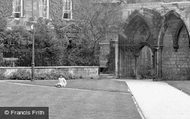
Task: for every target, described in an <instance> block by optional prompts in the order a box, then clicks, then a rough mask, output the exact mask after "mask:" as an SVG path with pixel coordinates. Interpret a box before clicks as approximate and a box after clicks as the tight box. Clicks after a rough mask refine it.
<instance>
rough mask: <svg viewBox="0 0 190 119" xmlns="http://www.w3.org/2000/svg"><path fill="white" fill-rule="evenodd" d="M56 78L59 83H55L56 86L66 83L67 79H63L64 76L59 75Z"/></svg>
mask: <svg viewBox="0 0 190 119" xmlns="http://www.w3.org/2000/svg"><path fill="white" fill-rule="evenodd" d="M58 80H59V83H57V84H56V85H57V86H58V85H60V86H64V87H65V86H66V85H67V81H66V80H65V78H63V77H60V78H59V79H58Z"/></svg>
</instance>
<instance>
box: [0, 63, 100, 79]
mask: <svg viewBox="0 0 190 119" xmlns="http://www.w3.org/2000/svg"><path fill="white" fill-rule="evenodd" d="M18 70H25V71H26V72H30V73H31V67H0V73H1V74H3V75H4V76H5V77H8V76H11V75H13V74H14V73H15V72H17V71H18ZM52 71H63V72H65V71H66V72H68V73H70V74H71V75H72V76H76V77H80V78H90V79H98V78H99V67H97V66H52V67H35V74H43V73H51V72H52Z"/></svg>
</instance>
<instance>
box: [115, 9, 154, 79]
mask: <svg viewBox="0 0 190 119" xmlns="http://www.w3.org/2000/svg"><path fill="white" fill-rule="evenodd" d="M128 21H129V22H127V23H126V25H125V26H124V32H123V33H124V36H126V37H119V68H118V69H119V78H134V79H136V78H137V77H138V76H139V75H138V73H143V74H142V76H140V77H141V78H150V76H151V74H152V69H153V64H154V63H153V61H154V58H153V54H154V53H153V52H154V51H153V49H154V48H153V46H154V45H153V43H154V41H153V40H154V38H153V33H152V32H153V31H151V28H153V27H152V24H151V22H152V20H151V19H150V18H148V17H146V16H143V15H142V14H141V13H139V12H137V11H136V12H134V13H133V14H132V15H131V16H130V18H129V20H128ZM149 61H151V63H148V62H149ZM143 62H147V63H146V65H143V64H144V63H143ZM143 68H145V69H147V70H146V71H147V73H145V74H144V72H140V71H141V69H143ZM140 75H141V74H140Z"/></svg>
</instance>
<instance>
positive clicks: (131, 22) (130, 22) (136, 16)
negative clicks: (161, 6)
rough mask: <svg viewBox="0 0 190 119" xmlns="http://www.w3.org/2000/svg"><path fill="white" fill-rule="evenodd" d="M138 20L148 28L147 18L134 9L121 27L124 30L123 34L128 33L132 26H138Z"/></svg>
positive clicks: (149, 26)
mask: <svg viewBox="0 0 190 119" xmlns="http://www.w3.org/2000/svg"><path fill="white" fill-rule="evenodd" d="M138 22H139V23H143V24H145V25H146V26H147V27H148V29H149V30H150V28H151V25H150V24H149V22H148V21H147V19H146V18H145V17H144V16H143V15H141V14H140V13H139V12H137V11H135V12H134V13H132V14H131V15H130V17H129V20H128V22H126V24H125V26H124V28H123V29H124V30H125V31H124V33H125V35H128V34H129V33H130V31H131V30H132V29H133V28H134V26H136V27H138V26H137V23H138Z"/></svg>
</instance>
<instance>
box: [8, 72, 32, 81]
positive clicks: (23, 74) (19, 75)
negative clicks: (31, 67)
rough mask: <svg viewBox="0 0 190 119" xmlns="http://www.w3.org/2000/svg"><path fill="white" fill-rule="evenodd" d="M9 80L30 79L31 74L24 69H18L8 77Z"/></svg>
mask: <svg viewBox="0 0 190 119" xmlns="http://www.w3.org/2000/svg"><path fill="white" fill-rule="evenodd" d="M9 79H11V80H31V74H30V72H27V71H26V70H18V71H17V72H15V73H14V74H13V75H11V76H10V77H9Z"/></svg>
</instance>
